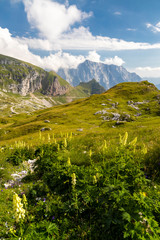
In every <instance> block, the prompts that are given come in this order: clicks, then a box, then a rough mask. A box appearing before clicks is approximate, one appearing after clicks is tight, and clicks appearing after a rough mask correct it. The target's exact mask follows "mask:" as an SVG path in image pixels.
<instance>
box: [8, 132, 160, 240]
mask: <svg viewBox="0 0 160 240" xmlns="http://www.w3.org/2000/svg"><path fill="white" fill-rule="evenodd" d="M144 149H146V147H145V146H143V145H140V144H138V143H137V138H135V139H133V140H132V141H130V142H129V141H128V133H125V135H124V136H120V144H119V145H117V146H115V147H114V149H112V151H110V149H109V147H108V144H107V142H106V140H105V141H104V143H102V144H101V148H100V149H99V150H98V152H97V153H95V151H93V150H91V149H90V150H89V151H88V153H86V154H87V156H88V162H89V164H88V165H81V166H78V165H76V164H74V159H70V157H69V153H70V150H71V151H72V141H71V140H70V141H69V139H64V140H63V141H60V142H58V143H57V142H55V143H52V144H51V143H48V144H42V145H40V146H39V147H38V148H37V150H36V151H35V155H36V157H37V161H36V168H35V172H34V173H33V174H34V175H35V178H36V179H37V181H36V183H34V184H31V185H30V187H29V189H28V190H27V191H26V195H27V200H28V206H27V212H28V214H26V217H25V219H24V220H23V222H21V224H19V225H18V224H16V223H15V225H14V227H13V229H14V231H13V229H11V231H10V232H9V233H8V234H9V235H8V236H9V237H10V239H17V238H18V237H21V238H22V239H27V240H28V239H33V236H34V238H36V239H73V240H74V239H93V240H94V239H107V240H115V239H117V240H119V239H128V240H130V239H133V240H137V239H159V237H160V230H159V224H160V221H159V219H160V203H159V200H160V196H159V191H160V186H159V185H158V184H155V183H154V182H153V180H152V176H150V179H148V178H147V177H146V165H147V161H146V151H144ZM111 153H112V154H111ZM98 157H99V162H98V161H97V158H98ZM148 167H149V165H148ZM27 184H29V183H27ZM11 236H12V237H11ZM16 237H17V238H16Z"/></svg>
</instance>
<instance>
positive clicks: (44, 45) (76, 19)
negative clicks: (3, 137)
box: [0, 0, 160, 83]
mask: <svg viewBox="0 0 160 240" xmlns="http://www.w3.org/2000/svg"><path fill="white" fill-rule="evenodd" d="M0 54H4V55H7V56H11V57H15V58H18V59H21V60H24V61H27V62H30V63H32V64H35V65H37V66H40V67H42V68H44V69H46V70H54V71H58V69H59V68H60V67H63V68H76V67H77V66H78V64H80V63H82V62H84V61H85V60H86V59H88V60H91V61H94V62H102V63H106V64H115V65H118V66H123V67H125V68H126V69H127V70H128V71H131V72H136V73H137V74H139V75H140V76H141V77H143V78H159V79H160V1H159V0H153V1H151V0H76V1H75V0H56V1H54V0H0ZM159 83H160V80H159Z"/></svg>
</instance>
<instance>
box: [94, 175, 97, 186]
mask: <svg viewBox="0 0 160 240" xmlns="http://www.w3.org/2000/svg"><path fill="white" fill-rule="evenodd" d="M95 183H97V178H96V176H95V175H94V176H93V184H95Z"/></svg>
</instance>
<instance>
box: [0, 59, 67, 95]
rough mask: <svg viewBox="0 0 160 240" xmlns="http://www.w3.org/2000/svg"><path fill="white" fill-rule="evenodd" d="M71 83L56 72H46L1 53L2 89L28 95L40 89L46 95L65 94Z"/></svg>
mask: <svg viewBox="0 0 160 240" xmlns="http://www.w3.org/2000/svg"><path fill="white" fill-rule="evenodd" d="M69 86H70V85H69V84H68V83H67V82H66V81H65V80H63V79H62V78H61V77H60V76H58V75H57V74H56V73H55V72H53V71H52V72H49V73H48V72H46V71H45V70H43V69H42V68H39V67H37V66H34V65H32V64H30V63H26V62H23V61H20V60H17V59H15V58H11V57H7V56H4V55H0V87H1V90H3V91H7V92H12V93H16V94H20V95H22V96H26V95H27V94H29V93H34V92H36V91H40V92H42V93H45V94H46V95H53V96H55V95H64V94H65V93H66V92H67V91H68V89H69Z"/></svg>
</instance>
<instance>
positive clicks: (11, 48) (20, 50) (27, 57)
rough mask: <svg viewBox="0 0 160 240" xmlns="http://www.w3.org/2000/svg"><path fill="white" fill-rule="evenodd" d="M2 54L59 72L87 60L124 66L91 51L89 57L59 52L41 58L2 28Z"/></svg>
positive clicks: (114, 59)
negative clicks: (102, 58)
mask: <svg viewBox="0 0 160 240" xmlns="http://www.w3.org/2000/svg"><path fill="white" fill-rule="evenodd" d="M0 53H1V54H4V55H8V56H11V57H15V58H18V59H20V60H23V61H26V62H30V63H32V64H35V65H37V66H39V67H42V68H44V69H48V70H54V71H58V69H59V68H60V67H62V68H76V67H77V66H78V65H79V64H80V63H82V62H84V61H85V60H87V59H88V60H90V61H93V62H102V63H107V64H115V65H122V64H123V63H124V61H123V60H122V59H121V58H119V57H117V56H115V57H114V58H109V59H105V60H104V61H102V60H101V56H100V55H99V54H98V53H97V52H96V51H89V52H88V55H87V56H83V55H77V56H76V55H75V56H74V55H72V54H69V53H66V52H63V51H58V52H57V53H55V54H50V55H49V56H46V57H43V58H42V57H40V56H38V55H35V54H33V53H31V51H30V50H29V48H28V45H27V44H25V43H22V42H21V43H20V41H19V40H18V39H17V38H14V37H12V35H11V33H10V32H9V30H8V29H6V28H5V29H3V28H1V27H0Z"/></svg>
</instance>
